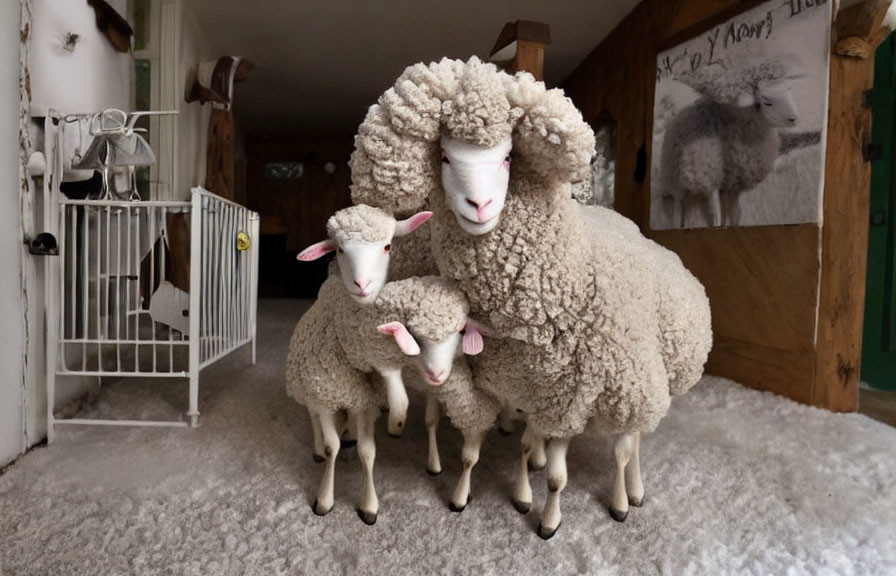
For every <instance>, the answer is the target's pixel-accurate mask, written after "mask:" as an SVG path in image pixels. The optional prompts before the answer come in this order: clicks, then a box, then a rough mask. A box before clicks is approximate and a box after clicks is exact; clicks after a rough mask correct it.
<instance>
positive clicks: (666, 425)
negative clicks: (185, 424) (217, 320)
mask: <svg viewBox="0 0 896 576" xmlns="http://www.w3.org/2000/svg"><path fill="white" fill-rule="evenodd" d="M302 309H303V305H302V304H301V303H299V302H295V301H293V302H290V301H265V302H262V304H261V321H260V330H259V332H260V336H261V341H260V344H259V363H258V365H257V366H255V367H248V361H247V360H248V353H247V352H245V351H240V352H237V353H236V354H235V355H234V356H233V357H231V358H229V359H227V360H225V361H224V362H222V363H220V364H218V365H216V366H214V367H212V368H209V369H208V370H207V371H206V372H205V373H204V374H203V379H202V392H201V399H200V402H201V403H200V409H201V410H202V427H201V428H199V429H196V430H187V429H184V430H171V429H167V430H159V429H108V428H71V427H68V428H60V434H59V439H58V441H57V442H56V443H55V444H54V445H53V446H52V447H49V448H39V449H36V450H34V451H32V452H31V453H29V454H27V455H26V456H24V457H23V458H21V459H20V460H19V461H18V462H17V463H16V464H15V465H13V466H12V467H10V468H9V469H7V470H6V472H5V473H4V474H3V475H2V476H0V573H2V574H3V575H4V576H8V575H12V574H28V575H40V574H103V575H108V574H215V575H222V574H368V573H370V574H373V573H378V574H433V573H445V574H448V573H452V574H502V575H510V574H536V573H544V574H546V573H551V574H581V573H592V574H593V573H600V574H668V575H676V576H677V575H682V574H713V575H715V574H838V575H848V574H896V482H894V479H896V429H893V428H890V427H887V426H885V425H883V424H879V423H876V422H874V421H872V420H870V419H868V418H866V417H864V416H860V415H834V414H829V413H826V412H823V411H820V410H816V409H812V408H807V407H803V406H799V405H797V404H794V403H792V402H790V401H787V400H784V399H781V398H778V397H775V396H772V395H770V394H762V393H759V392H755V391H752V390H748V389H745V388H743V387H741V386H739V385H737V384H733V383H731V382H727V381H724V380H721V379H717V378H706V379H705V380H704V381H703V382H702V383H701V384H699V385H698V386H697V387H696V388H695V389H694V390H693V391H692V392H691V393H690V394H689V395H687V396H685V397H683V398H679V399H677V400H676V401H675V403H674V404H673V407H672V410H671V412H670V413H669V415H668V417H667V418H666V419H665V420H664V421H663V423H662V425H661V426H660V428H659V430H658V431H657V432H656V433H655V434H653V435H651V436H649V437H647V438H646V439H645V442H644V446H643V450H642V452H643V453H642V466H643V471H644V480H645V484H646V486H647V498H646V502H645V505H644V507H643V508H635V509H632V511H631V513H630V514H629V517H628V520H627V521H626V522H625V523H624V524H619V523H616V522H614V521H613V520H611V519H610V517H609V515H608V513H607V510H606V502H607V499H608V496H609V493H610V486H611V482H612V475H611V465H610V464H611V457H610V450H609V446H608V443H607V442H606V441H605V440H602V439H595V438H593V437H581V438H578V439H577V440H575V441H574V442H573V443H572V446H571V448H570V452H569V473H570V478H569V485H568V487H567V489H566V491H565V492H564V494H563V500H562V509H563V525H562V526H561V528H560V530H559V532H558V533H557V535H556V536H555V537H554V538H553V539H552V540H550V541H547V542H544V541H542V540H541V539H539V538H538V536H536V535H535V532H534V528H535V526H536V525H537V523H538V512H540V508H541V505H542V503H543V502H544V494H545V486H544V477H543V474H541V473H532V475H533V488H534V490H535V503H534V507H533V512H531V513H529V514H528V515H527V516H522V515H520V514H518V513H517V512H516V511H515V510H514V509H513V507H512V506H511V505H510V503H509V501H508V495H509V493H510V488H511V486H512V483H513V472H514V470H515V466H516V463H517V450H518V444H519V432H517V433H516V434H514V435H513V436H509V437H504V436H500V435H498V434H497V433H494V432H493V433H490V434H489V436H488V437H487V439H486V444H485V446H484V447H483V453H482V459H481V460H480V463H479V465H478V466H477V467H476V469H475V471H474V475H473V500H472V502H471V503H470V505H469V506H468V507H467V509H466V511H464V512H463V513H461V514H455V513H452V512H450V511H449V510H448V507H447V499H448V497H449V495H450V493H451V491H452V489H453V487H454V482H455V481H456V479H457V475H458V473H459V461H458V459H459V450H460V448H459V447H460V435H459V434H457V433H456V432H455V431H454V430H452V429H451V428H450V426H449V425H448V423H447V422H444V421H443V426H442V428H441V430H440V433H441V439H442V443H441V444H442V464H443V468H444V472H443V473H442V475H441V476H439V477H436V478H431V477H429V476H428V475H427V474H426V472H425V464H426V442H425V431H424V427H423V422H422V420H423V418H422V413H423V410H422V405H421V404H420V403H419V402H417V403H416V404H412V416H411V418H410V420H409V426H408V430H407V432H406V434H405V437H404V438H403V439H400V440H394V439H392V438H389V437H388V436H387V435H386V434H385V433H384V432H385V431H384V429H383V426H384V420H385V419H384V418H381V419H380V421H379V422H378V429H377V440H378V446H377V448H378V453H377V461H376V468H375V477H376V481H377V489H378V492H379V496H380V503H381V506H380V515H379V520H378V522H377V524H376V525H375V526H373V527H368V526H365V525H364V524H362V523H361V521H360V520H359V519H358V518H357V516H356V515H355V511H354V507H355V502H356V501H357V497H358V495H359V492H360V486H361V469H360V464H359V462H358V459H357V455H356V453H355V451H354V450H345V451H343V452H342V453H340V455H339V460H338V463H337V468H336V474H337V477H336V505H335V507H334V509H333V511H332V512H331V513H330V514H329V515H328V516H326V517H323V518H319V517H317V516H315V515H314V514H313V513H312V512H311V509H310V507H309V504H310V502H311V501H313V499H314V492H315V490H316V488H317V484H318V481H319V478H320V473H321V466H320V465H317V464H314V463H313V462H312V459H311V448H310V441H309V437H310V428H309V425H308V420H307V416H306V414H305V412H304V410H303V409H300V408H299V407H298V406H296V405H295V404H294V403H293V402H292V401H291V400H289V399H288V398H287V397H286V394H285V392H284V389H283V360H284V355H285V353H286V344H287V341H288V338H289V334H290V333H291V330H292V327H293V325H294V323H295V321H296V319H297V318H298V315H299V314H300V312H301V310H302ZM185 405H186V386H185V384H183V383H182V382H172V383H163V384H160V383H158V382H155V383H153V382H149V383H135V382H126V383H122V384H111V385H107V386H106V387H104V389H103V391H102V393H101V394H100V396H99V399H98V401H97V402H95V403H94V404H92V405H87V406H84V407H82V409H81V414H80V415H84V416H88V415H95V414H99V413H102V412H103V411H105V410H108V409H109V408H110V407H119V408H120V407H122V406H125V407H127V406H129V407H130V409H129V414H128V416H141V417H149V416H165V415H168V416H170V415H171V414H172V413H174V412H175V411H176V410H181V409H182V408H183V407H184V406H185Z"/></svg>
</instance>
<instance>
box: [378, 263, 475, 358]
mask: <svg viewBox="0 0 896 576" xmlns="http://www.w3.org/2000/svg"><path fill="white" fill-rule="evenodd" d="M376 306H377V307H378V308H379V309H380V311H381V313H382V314H385V315H386V316H389V317H394V318H396V319H398V320H399V321H400V322H401V323H402V324H404V325H405V326H406V327H407V328H408V330H410V331H411V333H413V334H414V335H415V336H421V337H423V338H426V339H427V340H432V341H434V342H442V341H444V340H445V339H446V338H448V337H449V336H451V335H452V334H455V333H457V332H460V331H461V330H463V328H464V324H466V322H467V315H468V313H469V306H468V305H467V297H466V296H465V295H464V293H463V291H462V290H461V289H460V288H458V287H457V286H456V285H455V284H454V283H453V282H449V281H447V280H445V279H444V278H440V277H438V276H425V277H415V278H407V279H405V280H399V281H395V282H389V283H388V284H386V286H385V287H384V288H383V290H382V292H380V295H379V297H378V298H377V302H376ZM384 317H385V316H384Z"/></svg>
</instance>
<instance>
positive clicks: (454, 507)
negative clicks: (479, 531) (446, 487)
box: [448, 495, 470, 512]
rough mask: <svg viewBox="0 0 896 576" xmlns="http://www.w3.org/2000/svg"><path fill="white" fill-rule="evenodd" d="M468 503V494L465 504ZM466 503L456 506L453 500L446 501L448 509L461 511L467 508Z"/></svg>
mask: <svg viewBox="0 0 896 576" xmlns="http://www.w3.org/2000/svg"><path fill="white" fill-rule="evenodd" d="M469 503H470V496H469V495H468V496H467V504H469ZM467 504H464V505H463V506H458V505H456V504H455V503H454V502H448V509H449V510H451V511H452V512H463V511H464V510H465V509H466V508H467Z"/></svg>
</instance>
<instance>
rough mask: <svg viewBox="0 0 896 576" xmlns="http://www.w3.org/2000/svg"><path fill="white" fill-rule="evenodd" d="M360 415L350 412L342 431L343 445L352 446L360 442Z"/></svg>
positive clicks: (345, 446) (344, 446)
mask: <svg viewBox="0 0 896 576" xmlns="http://www.w3.org/2000/svg"><path fill="white" fill-rule="evenodd" d="M358 426H359V424H358V415H357V414H356V413H354V412H350V413H349V415H348V418H347V419H346V421H345V426H344V427H343V431H342V447H343V448H351V447H352V446H354V445H355V444H357V443H358Z"/></svg>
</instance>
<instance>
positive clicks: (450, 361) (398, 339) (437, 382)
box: [377, 319, 483, 387]
mask: <svg viewBox="0 0 896 576" xmlns="http://www.w3.org/2000/svg"><path fill="white" fill-rule="evenodd" d="M479 326H480V325H479V324H476V323H475V322H473V321H472V320H469V319H468V320H467V322H466V323H465V324H462V325H461V326H460V327H459V328H458V330H457V332H454V333H452V334H451V335H450V336H448V337H447V338H445V339H444V340H442V341H441V342H436V341H435V340H430V339H428V338H424V337H422V336H418V335H413V334H411V333H410V331H408V329H407V328H406V327H405V326H404V324H402V323H401V322H390V323H389V324H384V325H382V326H379V327H378V328H377V330H378V331H379V332H380V333H381V334H389V335H391V336H392V337H394V338H395V343H396V344H398V347H399V348H400V349H401V351H402V352H403V353H404V354H406V355H407V356H413V357H415V360H416V365H417V370H419V371H420V375H421V376H423V380H424V381H426V383H427V384H429V385H430V386H433V387H439V386H441V385H442V384H444V383H445V382H447V381H448V377H449V376H451V370H452V368H454V360H455V359H456V358H457V357H458V355H460V354H461V351H463V353H464V354H469V355H471V356H474V355H476V354H479V353H480V352H482V347H483V342H482V335H481V333H480V330H479Z"/></svg>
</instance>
